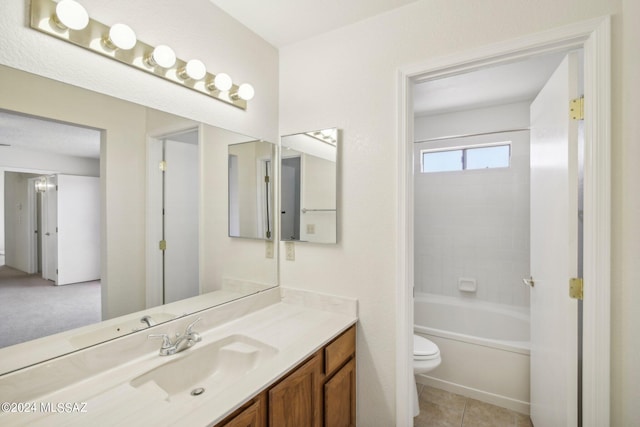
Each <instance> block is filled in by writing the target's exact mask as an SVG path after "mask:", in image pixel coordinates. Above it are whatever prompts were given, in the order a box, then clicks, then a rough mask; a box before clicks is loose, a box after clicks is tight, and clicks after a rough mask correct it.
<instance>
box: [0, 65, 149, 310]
mask: <svg viewBox="0 0 640 427" xmlns="http://www.w3.org/2000/svg"><path fill="white" fill-rule="evenodd" d="M0 93H2V94H3V96H2V98H1V101H0V108H3V109H7V110H11V111H17V112H23V113H26V114H32V115H36V116H39V117H47V118H50V119H54V120H60V121H63V122H68V123H76V124H79V125H84V126H88V127H93V128H96V129H103V130H105V131H104V132H102V143H101V148H100V150H101V151H100V168H101V170H100V177H101V178H102V179H101V183H102V184H101V186H102V192H103V202H104V204H103V206H102V208H101V209H102V217H103V218H107V219H108V220H107V221H106V222H105V223H104V224H103V227H102V239H103V247H105V246H106V251H103V252H102V260H103V261H102V279H103V280H104V281H105V282H106V283H107V284H108V286H105V287H103V288H102V304H103V305H102V310H103V313H102V314H103V318H105V319H107V318H111V317H114V316H119V315H121V314H125V313H131V312H132V311H138V310H141V309H142V308H144V301H145V298H144V295H145V294H144V286H140V284H143V283H144V282H145V275H144V256H145V243H144V236H145V226H144V224H145V223H144V214H145V211H144V206H145V204H144V195H145V175H144V171H145V170H146V150H145V141H146V139H145V134H146V128H145V122H146V109H145V108H144V107H142V106H140V105H136V104H132V103H130V102H122V101H120V100H118V99H115V98H112V97H109V96H104V95H100V94H97V93H94V92H91V91H87V90H84V89H79V88H75V87H70V86H69V85H66V84H62V83H59V82H55V81H51V80H48V79H43V78H40V77H38V76H34V75H32V74H28V73H23V72H20V71H16V70H14V69H11V68H6V67H2V68H0Z"/></svg>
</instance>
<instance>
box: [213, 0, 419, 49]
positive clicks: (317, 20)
mask: <svg viewBox="0 0 640 427" xmlns="http://www.w3.org/2000/svg"><path fill="white" fill-rule="evenodd" d="M210 1H211V2H212V3H213V4H215V5H216V6H218V7H219V8H220V9H222V10H224V11H225V12H227V13H228V14H229V15H231V16H232V17H233V18H235V19H236V20H237V21H239V22H240V23H242V24H243V25H244V26H245V27H248V28H250V29H251V30H252V31H253V32H255V33H256V34H258V35H259V36H260V37H262V38H263V39H265V40H266V41H267V42H269V43H270V44H272V45H273V46H276V47H283V46H286V45H290V44H293V43H297V42H299V41H302V40H304V39H308V38H310V37H314V36H317V35H319V34H322V33H325V32H327V31H331V30H335V29H337V28H340V27H344V26H345V25H349V24H353V23H355V22H358V21H362V20H364V19H367V18H370V17H372V16H375V15H379V14H381V13H384V12H387V11H389V10H392V9H396V8H398V7H401V6H404V5H407V4H409V3H413V2H414V1H416V0H322V1H318V0H210Z"/></svg>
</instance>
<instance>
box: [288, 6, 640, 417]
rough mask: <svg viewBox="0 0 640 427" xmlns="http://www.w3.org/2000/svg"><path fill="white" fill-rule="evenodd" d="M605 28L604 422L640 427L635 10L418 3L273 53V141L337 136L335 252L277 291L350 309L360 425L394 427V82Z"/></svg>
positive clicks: (303, 251)
mask: <svg viewBox="0 0 640 427" xmlns="http://www.w3.org/2000/svg"><path fill="white" fill-rule="evenodd" d="M623 7H624V9H623ZM623 12H624V13H623ZM607 14H612V15H613V20H612V24H613V64H612V66H613V100H612V101H613V160H612V161H613V170H614V177H613V178H614V179H613V184H614V189H613V192H612V196H613V206H612V210H613V212H614V223H613V236H612V238H613V273H612V276H613V284H612V296H613V302H612V313H613V323H612V335H613V350H612V393H611V400H612V406H611V417H612V425H615V426H627V425H633V423H634V420H635V421H637V420H638V419H640V409H638V405H637V403H636V402H637V399H638V398H639V397H640V396H638V385H637V383H638V381H637V379H638V378H640V369H639V368H638V367H637V365H636V364H634V363H633V362H632V361H633V360H634V359H635V360H638V358H640V355H639V354H638V353H639V349H640V340H639V338H638V334H637V333H634V332H633V329H632V327H633V326H632V325H637V324H639V323H640V314H639V313H640V307H639V303H638V302H637V301H638V298H635V299H632V298H631V296H636V295H637V294H638V291H637V290H636V286H637V283H638V274H639V272H640V264H638V262H637V258H638V253H640V250H639V246H638V241H639V240H640V239H639V238H638V233H639V231H640V220H639V219H638V218H640V215H638V209H639V203H638V198H639V196H638V193H640V191H638V184H637V183H638V182H640V169H638V168H637V167H635V166H634V164H633V163H635V162H636V161H637V159H638V158H640V156H639V155H638V154H639V153H638V136H639V135H638V126H637V124H635V123H637V122H638V120H637V119H635V117H637V115H638V113H639V111H638V103H637V100H634V99H632V97H631V96H630V94H631V93H635V94H636V96H637V94H638V93H639V91H638V82H637V77H635V79H636V80H635V81H633V77H632V76H638V75H640V72H639V71H638V60H637V57H638V53H637V52H638V51H637V49H638V47H637V46H638V45H637V41H638V40H640V30H639V29H638V25H637V18H638V16H640V14H639V13H638V2H637V1H635V0H627V1H618V0H562V1H557V0H539V1H535V2H533V1H524V0H520V1H513V0H485V1H475V2H470V1H463V0H421V1H417V2H415V3H412V4H410V5H408V6H405V7H403V8H401V9H397V10H395V11H391V12H389V13H386V14H383V15H379V16H377V17H374V18H371V19H368V20H365V21H362V22H360V23H357V24H354V25H352V26H349V27H345V28H342V29H339V30H336V31H332V32H329V33H326V34H323V35H321V36H319V37H316V38H313V39H309V40H306V41H304V42H301V43H298V44H294V45H291V46H287V47H285V48H283V49H281V51H280V69H281V73H280V75H281V80H280V87H281V92H280V94H281V103H280V124H281V129H280V132H281V134H283V135H286V134H290V133H295V132H300V131H304V130H307V129H318V128H324V127H331V126H338V127H340V128H342V129H344V131H343V140H344V143H343V145H342V147H343V148H342V152H341V154H342V156H343V158H342V161H343V162H342V165H343V166H342V168H343V170H342V182H341V183H340V187H341V193H342V195H341V206H342V210H341V236H342V239H341V241H340V243H339V244H338V245H337V246H333V247H326V246H315V245H297V247H296V261H295V262H288V261H284V260H283V261H281V284H282V285H284V286H296V287H301V288H306V289H311V290H318V291H323V292H329V293H336V294H343V295H348V296H353V297H356V298H358V299H359V308H360V319H361V322H360V327H359V330H358V333H359V334H358V352H359V353H358V391H359V397H358V405H359V406H358V408H359V413H358V420H359V424H361V425H366V426H383V425H384V426H388V425H393V423H394V421H395V402H394V396H395V394H394V393H395V373H394V371H395V360H394V347H395V339H396V336H395V330H394V327H395V322H396V318H397V317H398V316H397V313H395V302H394V301H395V295H396V294H395V292H396V283H395V277H396V276H395V274H396V271H395V266H396V259H395V257H394V248H395V245H396V239H397V235H396V225H397V218H396V209H397V206H396V201H397V198H398V196H399V195H398V191H397V168H396V165H397V134H396V129H397V126H398V123H397V113H396V104H397V94H396V72H397V69H398V68H399V67H402V66H406V65H410V64H413V63H418V62H424V61H426V60H427V59H429V58H434V57H440V56H444V55H447V54H452V53H457V52H463V51H469V50H471V49H474V48H476V47H480V46H483V45H486V44H490V43H495V42H499V41H503V40H509V39H513V38H516V37H518V36H522V35H526V34H531V33H536V32H540V31H544V30H546V29H551V28H555V27H559V26H563V25H566V24H570V23H574V22H579V21H583V20H587V19H591V18H595V17H599V16H604V15H607ZM623 54H624V55H626V56H623ZM310 81H311V82H314V84H313V85H309V84H308V82H310ZM632 89H635V92H634V91H633V90H632ZM623 111H624V113H623ZM621 114H624V117H625V118H626V120H624V121H623V119H622V118H621ZM634 138H635V139H634ZM373 231H375V232H373ZM634 279H635V280H634ZM634 379H635V380H634Z"/></svg>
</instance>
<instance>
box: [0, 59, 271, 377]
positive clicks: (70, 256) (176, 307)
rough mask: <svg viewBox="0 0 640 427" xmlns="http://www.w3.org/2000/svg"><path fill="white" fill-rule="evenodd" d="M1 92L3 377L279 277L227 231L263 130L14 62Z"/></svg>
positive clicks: (2, 72)
mask: <svg viewBox="0 0 640 427" xmlns="http://www.w3.org/2000/svg"><path fill="white" fill-rule="evenodd" d="M0 92H1V93H2V94H3V96H2V97H1V98H0V113H1V114H0V181H1V182H0V184H2V185H0V193H1V194H0V196H1V197H0V201H1V202H0V203H1V204H2V205H4V208H3V209H0V242H1V243H0V347H2V348H0V374H3V373H7V372H11V371H13V370H16V369H20V368H22V367H25V366H29V365H32V364H35V363H38V362H40V361H43V360H47V359H51V358H53V357H57V356H59V355H62V354H66V353H69V352H72V351H76V350H79V349H82V348H84V347H86V346H91V345H95V344H98V343H100V342H103V341H106V340H110V339H114V338H117V337H119V336H122V335H125V334H129V333H132V332H135V331H140V330H144V329H147V328H150V327H153V326H155V325H156V324H159V323H162V322H165V321H170V320H173V319H175V318H176V317H180V316H182V315H184V314H187V313H193V312H195V311H199V310H203V309H206V308H209V307H212V306H214V305H217V304H221V303H225V302H228V301H231V300H234V299H237V298H241V297H243V296H246V295H250V294H253V293H255V292H259V291H261V290H264V289H268V288H271V287H273V286H275V285H277V259H276V258H273V257H272V258H267V257H265V250H264V243H262V242H259V241H254V240H248V239H231V238H230V237H229V236H228V226H227V223H228V221H227V216H228V207H227V188H228V183H227V179H228V146H229V145H230V144H238V143H244V142H250V141H255V140H256V138H255V137H249V136H246V135H240V134H238V133H236V132H232V131H229V130H225V129H221V128H218V127H214V126H210V125H206V124H202V123H198V122H195V121H193V120H189V119H187V118H184V117H177V116H175V115H172V114H169V113H165V112H162V111H158V110H154V109H151V108H148V107H145V106H142V105H137V104H133V103H130V102H126V101H122V100H119V99H115V98H112V97H109V96H106V95H102V94H98V93H95V92H92V91H89V90H86V89H81V88H77V87H74V86H70V85H68V84H64V83H60V82H57V81H53V80H49V79H46V78H43V77H40V76H36V75H33V74H29V73H26V72H22V71H19V70H15V69H12V68H9V67H4V66H0ZM78 181H82V182H80V183H78ZM88 182H91V185H88V184H87V185H85V184H86V183H88ZM80 187H83V191H86V192H85V193H81V194H80V193H79V191H80V190H79V188H80ZM84 187H87V188H84ZM89 212H93V213H92V214H90V213H89ZM82 221H84V222H87V223H88V224H87V225H83V224H82ZM90 230H91V232H90ZM47 233H48V234H47ZM83 245H84V246H83ZM247 265H251V268H247V267H246V266H247ZM90 267H91V268H90ZM85 270H90V271H89V272H87V271H85Z"/></svg>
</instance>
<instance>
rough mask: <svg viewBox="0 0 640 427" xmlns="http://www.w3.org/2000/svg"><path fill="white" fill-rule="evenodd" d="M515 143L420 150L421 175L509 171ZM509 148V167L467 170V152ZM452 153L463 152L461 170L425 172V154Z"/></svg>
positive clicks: (503, 142)
mask: <svg viewBox="0 0 640 427" xmlns="http://www.w3.org/2000/svg"><path fill="white" fill-rule="evenodd" d="M512 145H513V142H512V141H500V142H491V143H487V144H472V145H461V146H455V147H442V148H424V149H421V150H420V173H450V172H458V173H459V172H469V171H486V170H490V169H509V168H511V156H512V155H513V147H512ZM505 146H506V147H509V155H508V159H507V160H508V165H507V166H495V167H487V168H474V169H467V151H468V150H474V149H481V148H492V147H505ZM450 151H461V152H462V159H461V162H460V164H461V168H460V169H455V170H444V171H425V169H424V156H425V154H430V153H445V152H450Z"/></svg>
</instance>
